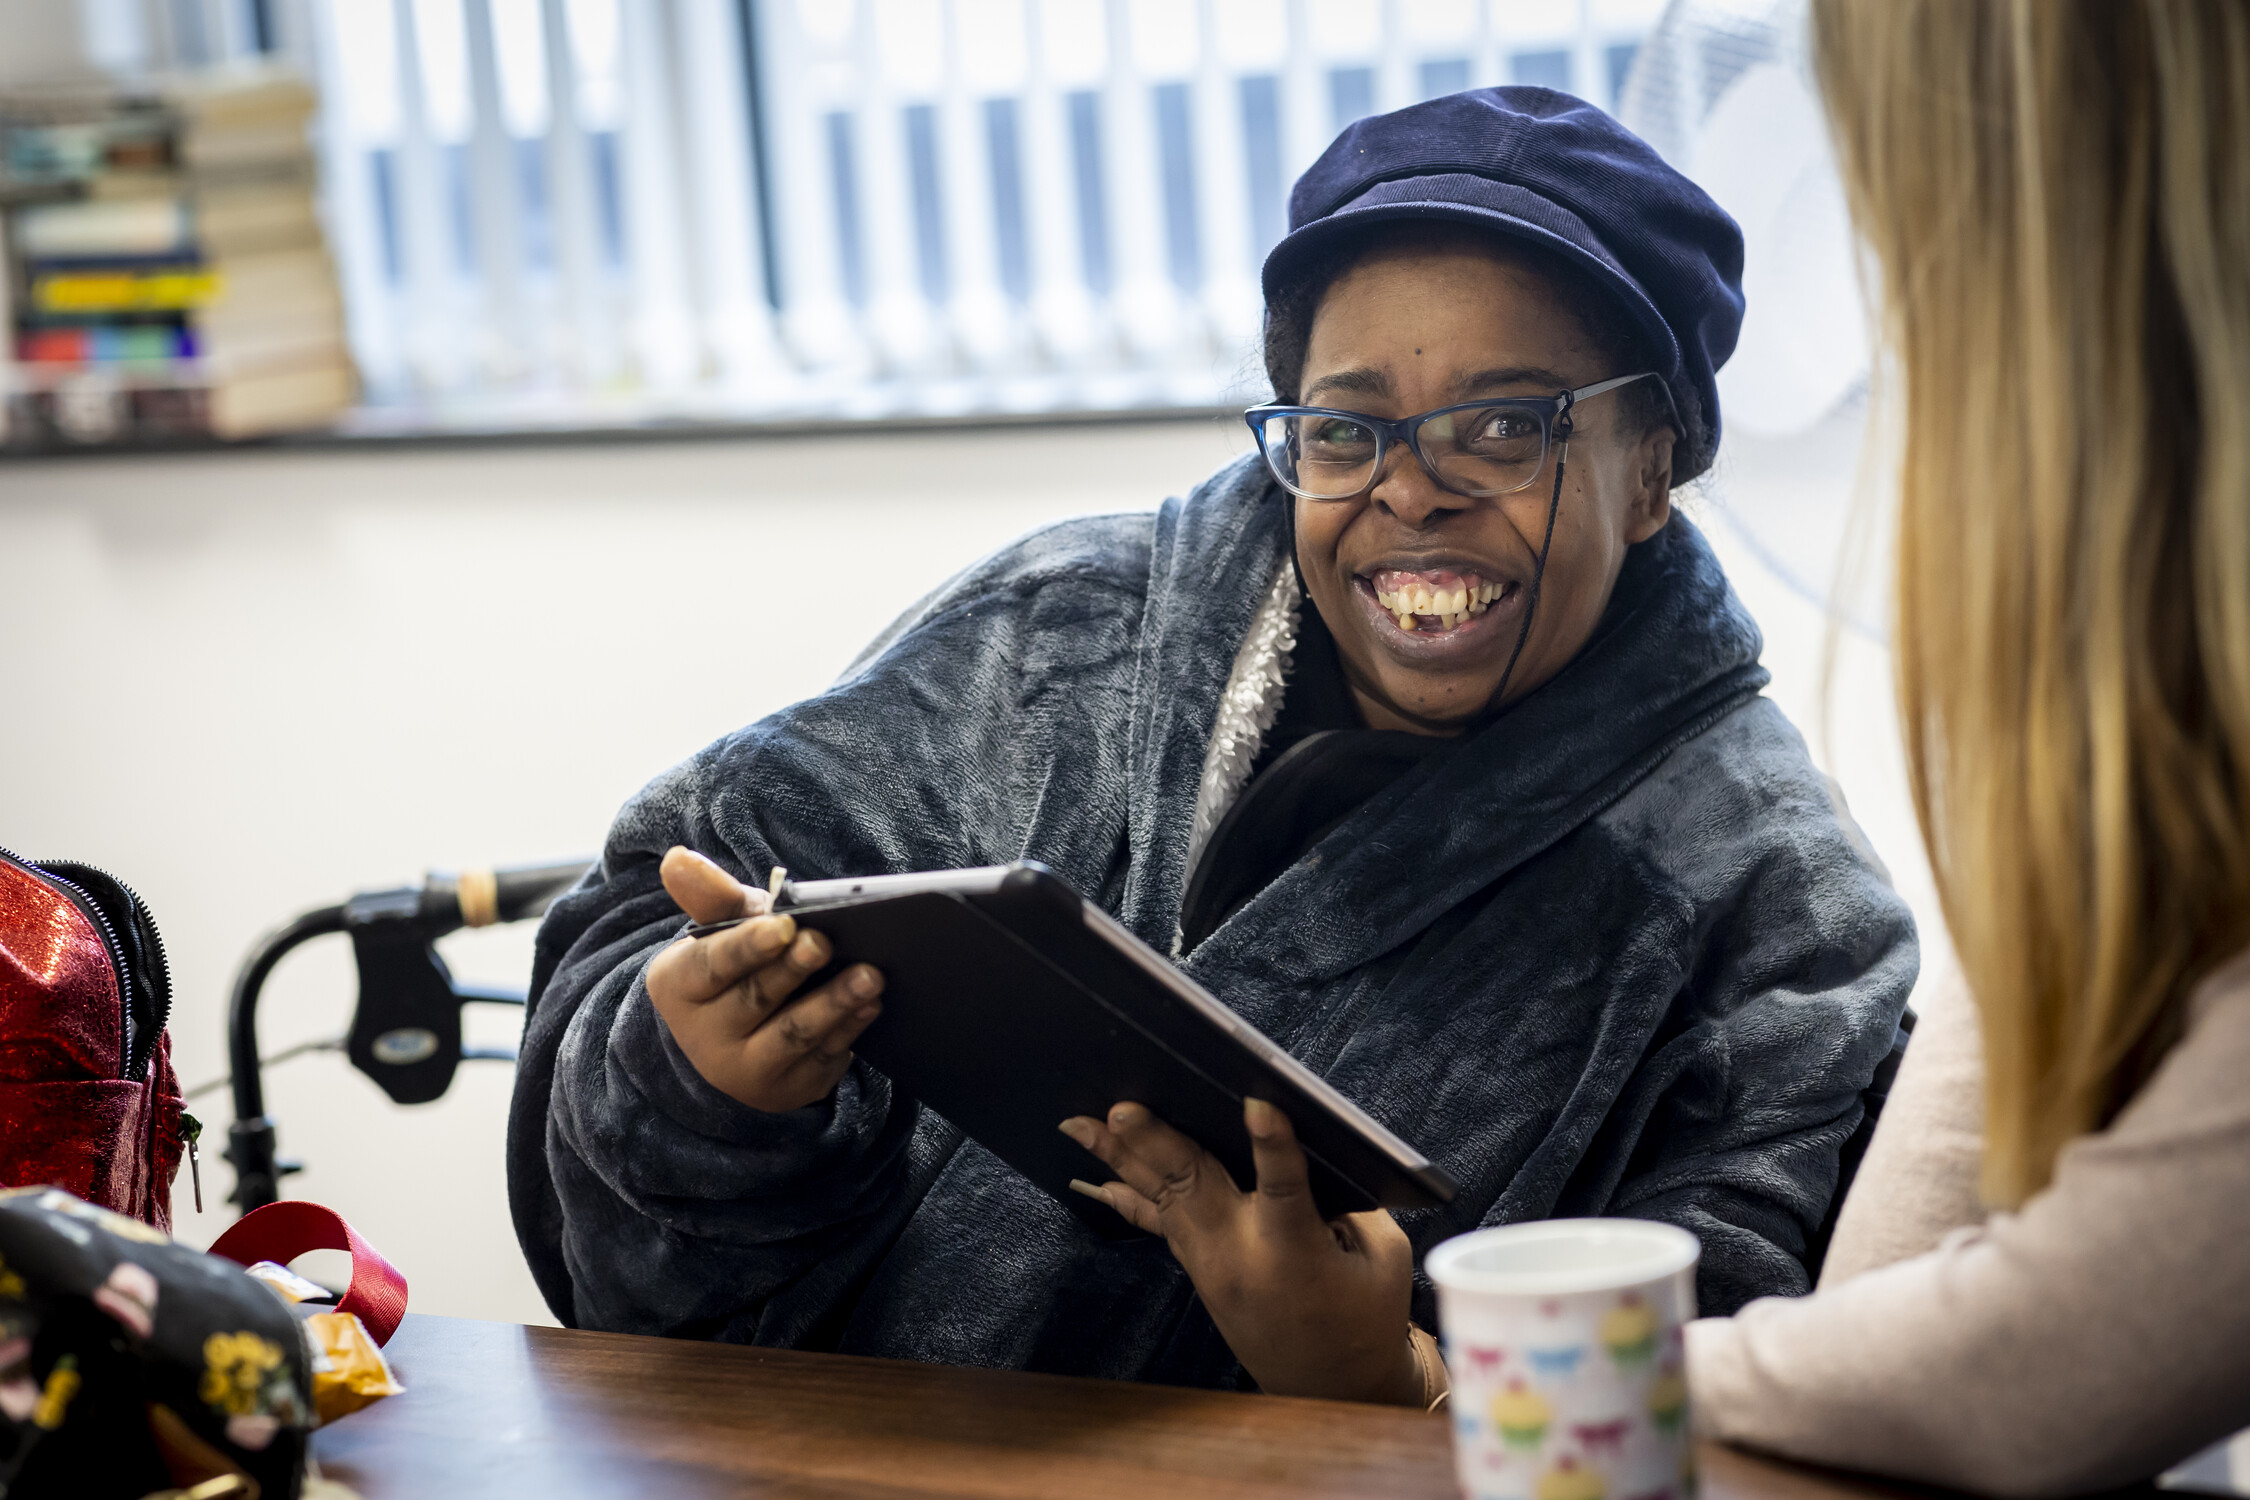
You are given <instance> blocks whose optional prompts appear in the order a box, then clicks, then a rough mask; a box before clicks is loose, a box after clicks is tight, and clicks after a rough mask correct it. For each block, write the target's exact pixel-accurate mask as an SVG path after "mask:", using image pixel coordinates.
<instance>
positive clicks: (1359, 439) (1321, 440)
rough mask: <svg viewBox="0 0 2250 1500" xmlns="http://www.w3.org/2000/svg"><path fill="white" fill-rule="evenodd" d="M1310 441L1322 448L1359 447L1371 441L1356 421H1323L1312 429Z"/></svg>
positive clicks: (1366, 432)
mask: <svg viewBox="0 0 2250 1500" xmlns="http://www.w3.org/2000/svg"><path fill="white" fill-rule="evenodd" d="M1312 441H1313V442H1314V443H1315V444H1316V445H1318V446H1319V447H1323V448H1361V447H1365V446H1366V445H1367V444H1368V443H1369V442H1370V441H1372V439H1371V437H1370V435H1369V433H1368V430H1367V429H1366V428H1364V427H1362V426H1360V425H1359V424H1358V423H1357V422H1340V421H1333V420H1331V421H1324V422H1321V423H1319V424H1318V425H1316V426H1315V427H1314V428H1313V430H1312Z"/></svg>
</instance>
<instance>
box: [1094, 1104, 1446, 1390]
mask: <svg viewBox="0 0 2250 1500" xmlns="http://www.w3.org/2000/svg"><path fill="white" fill-rule="evenodd" d="M1242 1118H1243V1123H1244V1124H1245V1125H1246V1126H1248V1127H1249V1131H1250V1149H1251V1153H1252V1155H1253V1156H1254V1157H1255V1159H1256V1161H1257V1167H1258V1185H1257V1186H1256V1187H1255V1188H1254V1189H1252V1190H1251V1191H1249V1192H1247V1193H1246V1192H1244V1191H1242V1190H1241V1189H1240V1188H1238V1187H1236V1186H1235V1185H1234V1179H1233V1178H1232V1177H1231V1176H1229V1175H1228V1173H1227V1169H1226V1168H1225V1167H1224V1166H1222V1165H1221V1164H1220V1162H1219V1160H1218V1158H1217V1157H1215V1156H1213V1155H1211V1153H1210V1152H1208V1151H1205V1150H1204V1149H1203V1148H1202V1147H1201V1146H1198V1145H1197V1144H1196V1143H1195V1142H1193V1141H1191V1140H1189V1139H1188V1138H1187V1137H1186V1136H1184V1135H1182V1134H1180V1133H1179V1132H1178V1131H1177V1130H1174V1129H1173V1128H1172V1127H1171V1126H1169V1125H1167V1124H1165V1123H1164V1122H1163V1121H1162V1120H1159V1119H1158V1118H1156V1116H1155V1115H1153V1114H1151V1113H1149V1111H1148V1110H1147V1109H1146V1108H1144V1107H1143V1106H1141V1105H1138V1104H1119V1105H1116V1106H1114V1107H1112V1108H1111V1110H1110V1112H1109V1118H1108V1119H1107V1120H1106V1121H1105V1120H1096V1119H1092V1118H1090V1117H1087V1116H1084V1115H1081V1116H1078V1117H1077V1118H1075V1119H1070V1120H1065V1121H1064V1122H1063V1125H1062V1129H1063V1133H1064V1134H1065V1135H1067V1136H1069V1137H1070V1138H1071V1139H1072V1140H1074V1141H1076V1142H1077V1143H1078V1144H1079V1145H1081V1146H1084V1147H1085V1148H1086V1149H1087V1150H1088V1151H1091V1152H1092V1153H1093V1154H1094V1155H1096V1156H1098V1157H1100V1158H1101V1159H1102V1160H1103V1161H1104V1162H1105V1163H1107V1164H1108V1166H1109V1168H1110V1170H1112V1171H1114V1172H1115V1173H1116V1174H1117V1175H1118V1177H1119V1178H1121V1179H1123V1180H1122V1181H1118V1182H1112V1183H1108V1184H1106V1185H1104V1186H1102V1187H1100V1188H1093V1189H1091V1193H1092V1195H1093V1196H1095V1197H1098V1198H1100V1199H1101V1201H1103V1202H1104V1203H1107V1204H1108V1205H1109V1206H1110V1207H1111V1208H1113V1209H1115V1210H1117V1212H1118V1213H1119V1214H1121V1215H1122V1216H1124V1217H1125V1218H1126V1219H1128V1220H1130V1221H1131V1222H1132V1223H1133V1224H1134V1225H1135V1226H1137V1227H1139V1228H1141V1229H1145V1230H1147V1231H1148V1232H1149V1233H1151V1234H1160V1235H1162V1236H1164V1239H1165V1243H1167V1244H1169V1245H1170V1246H1171V1247H1172V1254H1173V1255H1174V1256H1176V1257H1177V1258H1178V1260H1179V1262H1180V1265H1181V1266H1182V1267H1184V1268H1185V1269H1186V1271H1187V1273H1188V1279H1189V1280H1191V1281H1193V1282H1194V1283H1195V1289H1196V1291H1197V1292H1198V1293H1200V1294H1201V1295H1202V1298H1203V1305H1204V1306H1205V1307H1207V1308H1209V1309H1210V1311H1211V1318H1212V1321H1213V1322H1215V1323H1217V1324H1218V1325H1219V1332H1220V1333H1221V1334H1222V1335H1223V1336H1224V1337H1225V1338H1226V1341H1227V1345H1228V1347H1229V1348H1231V1349H1233V1350H1234V1354H1235V1358H1237V1359H1239V1360H1241V1361H1242V1364H1243V1368H1244V1369H1246V1370H1248V1371H1249V1372H1250V1374H1251V1376H1252V1377H1253V1378H1254V1379H1256V1381H1257V1382H1258V1385H1259V1388H1260V1389H1262V1390H1266V1391H1270V1392H1272V1393H1273V1394H1275V1395H1277V1396H1326V1397H1331V1398H1334V1399H1337V1400H1343V1401H1383V1402H1391V1403H1396V1404H1400V1405H1405V1404H1412V1403H1418V1402H1419V1399H1420V1395H1421V1390H1422V1376H1421V1370H1420V1366H1419V1365H1418V1363H1417V1362H1416V1360H1415V1357H1414V1353H1413V1348H1412V1345H1411V1344H1410V1343H1409V1342H1408V1339H1407V1310H1408V1302H1409V1299H1410V1298H1411V1296H1412V1292H1413V1278H1414V1250H1413V1247H1412V1246H1411V1245H1409V1244H1408V1243H1407V1239H1406V1233H1405V1231H1404V1230H1402V1229H1400V1228H1399V1227H1398V1224H1397V1222H1396V1221H1395V1220H1393V1219H1392V1218H1391V1216H1390V1215H1389V1214H1387V1213H1385V1212H1384V1211H1383V1210H1381V1209H1373V1210H1370V1211H1369V1212H1367V1213H1358V1214H1346V1215H1345V1216H1344V1217H1342V1218H1340V1219H1334V1220H1325V1221H1324V1220H1323V1219H1322V1218H1321V1217H1320V1212H1319V1210H1318V1209H1316V1208H1314V1207H1313V1198H1312V1188H1311V1186H1310V1184H1309V1183H1308V1181H1307V1179H1306V1173H1305V1153H1304V1151H1303V1150H1302V1149H1300V1148H1299V1147H1298V1145H1297V1133H1296V1132H1295V1131H1294V1130H1292V1129H1291V1128H1290V1125H1289V1121H1288V1120H1287V1118H1285V1117H1284V1116H1283V1115H1282V1113H1281V1111H1280V1110H1278V1109H1275V1108H1274V1107H1273V1106H1272V1105H1270V1104H1267V1103H1265V1102H1264V1101H1263V1100H1258V1099H1251V1100H1247V1101H1245V1103H1244V1105H1243V1109H1242Z"/></svg>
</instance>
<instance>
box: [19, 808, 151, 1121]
mask: <svg viewBox="0 0 2250 1500" xmlns="http://www.w3.org/2000/svg"><path fill="white" fill-rule="evenodd" d="M0 860H6V861H7V862H8V863H9V864H12V865H14V866H16V868H18V869H20V870H22V871H23V872H24V873H26V874H28V875H30V876H31V877H32V878H33V879H35V880H38V881H40V882H42V883H43V884H45V885H48V886H50V887H52V888H54V889H55V890H56V891H58V892H60V893H61V894H62V895H63V896H64V897H65V898H66V899H67V900H68V901H69V902H70V904H71V905H72V906H75V907H77V908H78V912H79V915H81V916H83V917H84V918H85V919H86V921H87V922H88V924H89V925H91V926H92V927H93V929H94V932H95V934H96V935H97V936H99V937H100V938H101V940H102V946H103V948H105V949H106V950H108V953H109V962H110V967H111V968H112V969H114V970H115V971H116V973H117V1003H118V1024H119V1027H120V1029H121V1030H122V1032H123V1034H124V1037H125V1040H126V1043H127V1045H126V1047H125V1049H124V1050H125V1054H126V1055H125V1056H124V1057H123V1058H122V1059H121V1061H122V1063H123V1065H124V1066H123V1071H122V1073H121V1075H120V1076H122V1077H124V1078H125V1079H127V1080H128V1081H131V1080H137V1079H139V1078H140V1076H141V1074H142V1073H144V1072H145V1071H147V1068H148V1064H149V1059H150V1058H151V1057H152V1056H154V1055H155V1052H156V1039H157V1037H158V1036H160V1035H162V1034H163V1031H164V1028H165V1026H166V1025H168V1024H169V1023H170V1021H171V1018H172V968H171V963H170V961H169V959H168V958H167V957H166V956H165V952H164V937H163V934H161V933H160V932H158V931H157V928H156V918H155V917H154V916H153V915H152V914H151V913H150V912H149V909H148V904H147V903H146V902H144V901H142V900H141V898H140V893H139V892H137V891H135V890H134V889H133V888H132V887H131V886H129V885H127V884H126V883H125V882H124V881H122V880H119V879H118V878H117V877H116V876H115V875H112V874H110V873H109V872H108V871H107V870H104V869H102V868H101V867H100V866H98V865H90V864H87V863H86V862H85V861H83V860H58V861H57V863H58V864H66V865H75V866H77V867H78V868H79V869H82V870H85V871H86V872H87V873H89V874H92V875H98V876H100V877H101V878H102V879H104V880H106V881H108V882H109V883H110V884H111V885H114V886H115V887H117V889H118V890H120V891H122V892H123V893H124V894H125V898H126V900H128V901H129V902H131V903H132V911H133V916H134V918H135V920H134V924H133V925H134V929H135V933H136V935H138V936H143V937H145V938H146V939H147V942H146V943H145V945H143V946H145V949H146V952H145V954H144V957H145V958H146V960H147V962H146V964H145V966H143V968H142V969H141V970H140V971H139V973H140V976H141V977H143V978H146V979H147V980H148V982H149V987H150V991H151V993H152V994H153V996H154V998H155V1001H156V1006H155V1012H156V1013H155V1015H154V1017H153V1024H152V1025H149V1026H147V1027H140V1026H137V1025H136V1024H135V1022H134V1017H133V991H134V983H133V981H134V978H135V973H136V971H135V968H134V966H133V964H132V963H131V962H130V961H129V960H128V959H127V957H126V950H125V943H124V940H123V939H122V938H120V937H119V936H118V934H117V927H116V925H115V924H114V923H112V922H111V921H110V919H109V915H108V913H106V912H104V911H103V910H102V907H101V903H100V902H98V901H96V900H95V899H94V898H93V896H92V895H91V894H90V893H89V892H88V891H86V889H85V888H84V887H82V886H80V885H79V884H78V883H77V882H76V881H74V880H71V879H69V878H68V877H66V876H62V875H57V874H56V873H55V872H54V871H52V870H50V869H48V868H47V867H46V866H44V865H41V864H39V863H37V862H36V861H33V860H28V859H25V858H24V857H23V856H22V855H20V854H17V853H15V852H14V851H13V850H11V849H8V848H5V847H0Z"/></svg>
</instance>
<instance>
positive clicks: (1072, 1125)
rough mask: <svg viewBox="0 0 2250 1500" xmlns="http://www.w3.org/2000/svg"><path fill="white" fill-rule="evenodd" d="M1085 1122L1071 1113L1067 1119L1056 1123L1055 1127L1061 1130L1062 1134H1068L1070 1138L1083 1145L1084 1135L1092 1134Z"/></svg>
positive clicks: (1084, 1142)
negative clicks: (1058, 1123)
mask: <svg viewBox="0 0 2250 1500" xmlns="http://www.w3.org/2000/svg"><path fill="white" fill-rule="evenodd" d="M1086 1123H1087V1122H1086V1121H1084V1120H1082V1119H1080V1118H1079V1117H1078V1116H1076V1115H1072V1116H1071V1117H1070V1118H1069V1119H1067V1120H1065V1121H1063V1122H1062V1123H1061V1124H1060V1125H1057V1126H1056V1127H1055V1129H1057V1130H1059V1131H1061V1132H1062V1133H1063V1134H1064V1135H1067V1136H1069V1137H1070V1138H1071V1139H1072V1140H1074V1141H1076V1142H1077V1143H1078V1144H1079V1145H1081V1146H1083V1145H1085V1144H1086V1137H1087V1136H1088V1135H1090V1134H1092V1132H1091V1131H1089V1130H1088V1129H1087V1128H1086Z"/></svg>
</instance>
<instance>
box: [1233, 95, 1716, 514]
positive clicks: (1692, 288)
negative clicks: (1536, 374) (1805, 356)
mask: <svg viewBox="0 0 2250 1500" xmlns="http://www.w3.org/2000/svg"><path fill="white" fill-rule="evenodd" d="M1398 219H1439V220H1450V221H1453V222H1455V223H1461V224H1468V225H1473V226H1476V227H1478V228H1482V229H1488V230H1491V231H1492V232H1494V233H1496V234H1501V235H1505V236H1508V237H1510V238H1513V239H1517V240H1521V241H1524V242H1525V243H1527V244H1530V245H1534V246H1538V247H1540V248H1543V249H1546V250H1548V251H1551V252H1554V253H1556V254H1559V255H1561V256H1563V257H1564V258H1565V259H1567V260H1569V261H1570V262H1572V263H1574V264H1576V265H1578V266H1580V267H1583V268H1584V269H1585V270H1586V271H1587V272H1588V273H1589V274H1590V275H1591V276H1592V277H1593V278H1594V280H1595V281H1596V282H1597V283H1598V284H1599V285H1602V286H1605V287H1607V288H1609V289H1610V290H1611V291H1612V292H1614V293H1615V294H1616V296H1617V299H1618V301H1619V303H1620V304H1621V305H1622V306H1623V307H1624V308H1625V310H1626V311H1627V312H1628V313H1630V314H1631V315H1632V317H1633V320H1634V322H1635V323H1636V324H1638V325H1639V327H1640V329H1641V331H1642V333H1643V335H1644V336H1645V337H1646V338H1647V340H1648V343H1649V347H1650V348H1651V349H1653V350H1654V351H1655V352H1656V358H1657V361H1658V363H1659V365H1660V366H1661V369H1660V371H1659V373H1661V374H1662V375H1663V376H1664V379H1665V381H1666V383H1667V384H1668V385H1670V386H1671V388H1672V391H1673V396H1674V399H1675V401H1677V400H1679V397H1680V394H1681V393H1682V391H1683V390H1692V391H1693V392H1694V393H1695V395H1696V397H1697V398H1698V399H1697V402H1696V404H1697V405H1698V406H1699V407H1700V408H1701V411H1702V415H1703V425H1704V428H1705V434H1704V442H1703V444H1702V445H1701V448H1702V451H1701V452H1698V453H1696V454H1694V455H1692V456H1689V455H1682V457H1683V458H1684V459H1685V464H1684V465H1677V464H1676V465H1675V468H1676V470H1679V471H1680V474H1681V477H1682V478H1683V479H1684V478H1689V477H1692V476H1693V474H1695V473H1699V472H1701V471H1702V469H1703V468H1704V467H1705V466H1706V465H1707V464H1708V463H1709V462H1710V458H1711V454H1712V453H1713V452H1714V451H1716V450H1717V448H1718V442H1719V392H1718V386H1717V380H1716V375H1717V371H1718V368H1719V366H1721V365H1723V364H1725V363H1726V361H1727V356H1728V355H1730V354H1732V353H1733V352H1734V342H1735V337H1736V335H1737V334H1739V333H1740V332H1741V329H1742V231H1741V229H1740V228H1738V227H1737V226H1736V224H1735V222H1734V220H1733V219H1731V218H1729V217H1728V216H1727V213H1726V211H1725V210H1724V209H1722V208H1720V207H1719V205H1718V204H1716V203H1714V202H1712V201H1711V198H1710V195H1709V194H1707V193H1705V192H1704V191H1703V189H1701V188H1699V187H1697V186H1696V185H1695V184H1694V183H1692V182H1690V181H1689V180H1688V179H1687V178H1686V177H1684V176H1682V175H1681V174H1680V173H1679V172H1677V171H1675V170H1673V168H1672V167H1671V166H1670V165H1669V164H1667V163H1666V162H1665V160H1664V158H1662V157H1661V156H1659V155H1657V154H1656V150H1655V148H1654V147H1652V146H1650V145H1649V144H1648V142H1646V141H1644V140H1642V139H1641V138H1640V137H1639V136H1637V135H1635V134H1633V133H1632V132H1631V131H1630V130H1627V129H1626V128H1625V127H1624V126H1623V125H1620V124H1618V123H1617V121H1616V120H1614V119H1613V118H1611V117H1610V116H1609V115H1608V114H1607V113H1606V112H1604V111H1602V110H1599V109H1596V108H1595V107H1594V106H1593V105H1591V104H1588V103H1587V102H1586V101H1585V100H1583V99H1577V98H1573V97H1572V96H1570V95H1569V94H1562V93H1557V92H1555V91H1554V90H1553V89H1542V88H1526V87H1504V88H1490V89H1472V90H1470V91H1469V92H1467V93H1462V94H1448V95H1446V96H1445V97H1444V98H1440V99H1431V100H1428V101H1426V102H1424V103H1421V104H1415V105H1410V106H1408V107H1407V108H1405V109H1401V110H1394V111H1393V112H1391V113H1390V114H1387V115H1375V116H1372V117H1370V118H1368V119H1364V120H1361V121H1359V122H1358V123H1356V124H1354V125H1351V126H1349V127H1347V128H1346V129H1345V131H1344V133H1343V134H1342V135H1340V136H1338V137H1337V138H1336V140H1335V141H1334V143H1333V144H1331V145H1330V146H1329V148H1328V149H1327V150H1326V151H1324V152H1322V153H1321V156H1320V159H1319V160H1318V161H1316V162H1314V163H1313V164H1312V166H1311V167H1309V168H1307V169H1306V171H1305V175H1304V176H1302V177H1300V178H1298V179H1297V185H1296V187H1295V188H1294V189H1292V190H1291V192H1290V194H1289V233H1288V234H1287V235H1286V236H1285V237H1284V238H1283V239H1282V241H1281V243H1279V244H1278V245H1276V246H1274V248H1273V252H1272V253H1271V254H1269V255H1268V256H1267V257H1266V265H1265V274H1264V284H1265V293H1266V300H1267V301H1268V302H1269V303H1270V302H1271V301H1272V300H1273V298H1274V295H1275V292H1276V290H1277V289H1279V288H1282V287H1286V286H1287V285H1288V284H1289V282H1290V280H1291V278H1292V277H1293V276H1294V275H1295V273H1296V271H1297V268H1298V267H1300V266H1301V265H1303V264H1304V263H1305V261H1306V259H1307V258H1308V256H1310V255H1312V254H1314V253H1316V252H1318V251H1320V250H1322V249H1324V248H1326V247H1327V246H1329V245H1331V244H1333V243H1335V242H1336V241H1337V240H1338V239H1339V238H1341V237H1344V236H1347V235H1350V234H1352V233H1353V232H1354V231H1357V230H1360V229H1363V228H1365V227H1367V226H1368V225H1371V224H1375V223H1379V222H1382V221H1384V220H1398ZM1619 373H1621V374H1622V373H1625V372H1622V371H1620V372H1619ZM1685 404H1686V403H1684V402H1682V403H1681V405H1682V406H1683V408H1684V407H1685Z"/></svg>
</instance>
